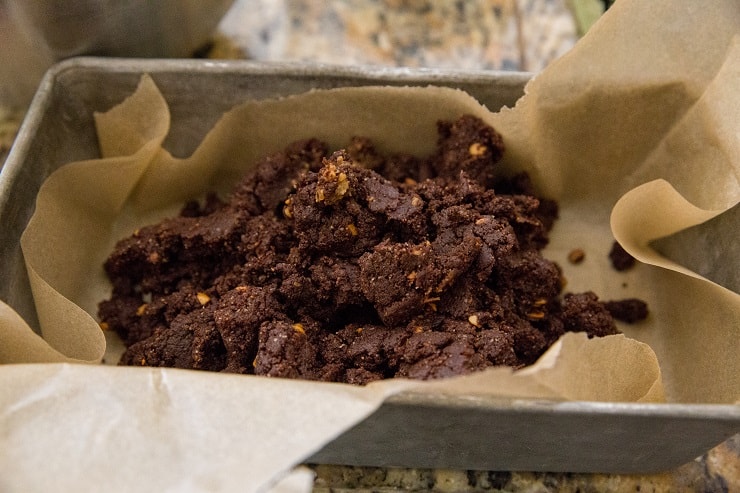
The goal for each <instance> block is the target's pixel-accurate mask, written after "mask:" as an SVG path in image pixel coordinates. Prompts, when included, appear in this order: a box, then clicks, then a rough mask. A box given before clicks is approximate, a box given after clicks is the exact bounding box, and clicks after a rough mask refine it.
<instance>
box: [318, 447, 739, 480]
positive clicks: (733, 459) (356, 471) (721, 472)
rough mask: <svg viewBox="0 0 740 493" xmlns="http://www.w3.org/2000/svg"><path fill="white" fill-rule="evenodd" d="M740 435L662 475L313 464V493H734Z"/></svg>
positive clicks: (737, 478) (737, 471)
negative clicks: (429, 492)
mask: <svg viewBox="0 0 740 493" xmlns="http://www.w3.org/2000/svg"><path fill="white" fill-rule="evenodd" d="M739 457H740V435H736V436H734V437H733V438H731V439H729V440H727V441H726V442H724V443H723V444H722V445H720V446H718V447H715V448H714V449H712V450H711V451H709V452H708V453H707V454H705V455H704V456H702V457H700V458H697V460H695V461H692V462H690V463H688V464H685V465H683V466H681V467H679V468H676V469H674V470H672V471H666V472H664V473H661V474H646V475H618V474H571V473H535V472H508V471H458V470H441V469H437V470H428V469H427V470H421V469H383V468H370V467H346V466H327V465H320V466H312V468H313V469H314V471H315V473H316V481H315V486H314V492H315V493H330V492H331V493H350V492H352V493H370V492H385V491H399V490H400V491H410V492H426V491H433V492H440V493H448V492H450V493H451V492H478V491H480V492H507V493H556V492H562V493H597V492H615V493H616V492H653V493H674V492H675V493H689V492H705V493H733V492H738V491H740V460H739V459H738V458H739Z"/></svg>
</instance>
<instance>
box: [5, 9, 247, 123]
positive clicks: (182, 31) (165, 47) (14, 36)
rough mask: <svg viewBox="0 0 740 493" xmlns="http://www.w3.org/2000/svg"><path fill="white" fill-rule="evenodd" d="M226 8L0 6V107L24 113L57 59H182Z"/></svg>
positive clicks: (210, 32)
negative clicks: (23, 108)
mask: <svg viewBox="0 0 740 493" xmlns="http://www.w3.org/2000/svg"><path fill="white" fill-rule="evenodd" d="M233 1H234V0H157V1H150V0H74V1H66V0H32V1H29V0H0V67H2V70H0V106H5V107H10V108H11V109H13V108H19V107H24V106H26V105H27V104H28V103H29V102H30V99H31V97H32V96H33V94H34V92H35V90H36V86H37V84H38V82H39V81H40V79H41V77H42V76H43V73H44V71H45V70H46V69H47V68H48V67H49V66H51V65H52V64H53V63H54V62H56V61H59V60H62V59H64V58H69V57H72V56H77V55H100V56H120V57H146V58H153V57H188V56H190V55H191V54H192V53H193V51H195V50H196V49H197V48H198V47H200V46H202V45H203V44H205V43H206V42H207V41H208V40H209V39H210V38H211V36H212V35H213V31H214V30H215V28H216V26H217V25H218V23H219V22H220V21H221V19H222V18H223V16H224V14H225V13H226V12H227V10H228V9H229V7H230V6H231V4H232V3H233Z"/></svg>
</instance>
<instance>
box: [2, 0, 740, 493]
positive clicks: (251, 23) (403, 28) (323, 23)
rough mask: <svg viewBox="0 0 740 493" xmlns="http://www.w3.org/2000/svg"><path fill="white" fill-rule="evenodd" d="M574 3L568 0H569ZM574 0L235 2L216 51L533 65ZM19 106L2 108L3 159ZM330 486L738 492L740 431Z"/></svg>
mask: <svg viewBox="0 0 740 493" xmlns="http://www.w3.org/2000/svg"><path fill="white" fill-rule="evenodd" d="M570 1H571V2H572V0H570ZM569 5H570V6H571V7H572V3H569V1H568V0H467V1H462V0H460V1H433V0H341V1H339V0H331V1H325V2H314V1H310V0H237V3H236V4H235V6H234V8H233V9H232V10H231V11H230V13H229V14H228V15H227V17H226V18H225V19H224V21H223V22H222V25H221V32H220V33H218V34H217V36H216V37H215V38H214V43H213V45H212V46H210V47H208V49H207V50H205V51H204V52H203V53H201V55H203V56H208V57H210V58H251V59H256V60H264V61H272V60H283V61H303V62H322V63H330V64H340V65H342V64H353V65H358V64H367V65H381V66H411V67H430V68H455V69H497V70H525V71H533V72H537V71H539V70H541V69H542V68H544V67H545V66H547V65H548V64H549V63H550V62H552V60H554V59H555V58H557V57H558V56H560V55H561V54H563V53H565V52H566V51H568V50H569V49H570V48H571V47H572V46H573V44H574V43H575V42H576V41H577V38H578V28H577V26H576V23H575V21H574V19H573V16H572V14H571V11H570V10H569V8H568V6H569ZM21 116H22V114H21V113H19V112H15V111H14V112H10V111H8V110H4V109H3V108H0V166H1V165H2V162H3V161H4V159H5V154H6V153H7V150H8V149H9V147H10V145H11V143H12V140H13V137H14V135H15V132H16V131H17V128H18V125H19V123H20V120H21ZM313 469H314V471H315V472H316V482H315V488H314V490H315V491H316V492H320V493H328V492H335V493H341V492H347V493H349V492H356V493H359V492H371V491H377V492H385V491H416V492H421V491H438V492H468V491H471V492H472V491H492V492H496V491H504V492H528V493H551V492H570V493H576V492H579V493H586V492H623V491H625V492H626V491H634V492H638V491H639V492H646V491H648V492H656V493H657V492H666V493H667V492H728V493H733V492H738V493H740V435H736V436H734V437H732V438H731V439H729V440H727V441H726V442H725V443H723V444H721V445H720V446H718V447H716V448H714V449H713V450H711V451H709V452H708V453H707V454H705V455H704V456H702V457H700V458H697V459H696V460H695V461H692V462H690V463H688V464H685V465H684V466H681V467H679V468H676V469H675V470H672V471H666V472H665V473H662V474H652V475H599V474H564V473H529V472H506V471H496V472H481V471H456V470H416V469H383V468H358V467H346V466H331V465H320V466H313Z"/></svg>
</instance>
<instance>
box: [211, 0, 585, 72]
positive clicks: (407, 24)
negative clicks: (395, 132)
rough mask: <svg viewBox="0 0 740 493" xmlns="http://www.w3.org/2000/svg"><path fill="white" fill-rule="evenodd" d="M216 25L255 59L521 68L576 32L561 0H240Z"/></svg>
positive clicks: (534, 67) (559, 48) (560, 49)
mask: <svg viewBox="0 0 740 493" xmlns="http://www.w3.org/2000/svg"><path fill="white" fill-rule="evenodd" d="M221 29H222V31H223V32H224V33H226V34H227V35H228V36H229V37H230V38H231V39H233V40H234V41H235V43H236V44H237V45H238V46H240V47H242V48H243V50H244V52H245V54H246V55H247V56H248V57H250V58H253V59H256V60H283V61H313V62H322V63H331V64H368V65H382V66H407V67H433V68H456V69H499V70H525V71H538V70H541V69H542V68H543V67H544V66H545V65H547V64H548V63H549V62H550V61H552V60H553V59H554V58H556V57H557V56H559V55H561V54H562V53H564V52H565V51H567V50H568V49H570V48H571V47H572V46H573V44H574V43H575V41H576V40H577V37H578V34H577V26H576V23H575V21H574V19H573V16H572V15H571V14H570V11H569V10H568V8H567V7H566V4H565V2H564V1H562V0H518V1H517V0H467V1H428V0H342V1H337V0H333V1H326V2H312V1H310V0H278V1H272V0H239V1H238V2H237V4H236V5H235V7H234V8H233V9H232V10H231V12H230V13H229V14H228V15H227V16H226V18H225V19H224V21H223V22H222V24H221Z"/></svg>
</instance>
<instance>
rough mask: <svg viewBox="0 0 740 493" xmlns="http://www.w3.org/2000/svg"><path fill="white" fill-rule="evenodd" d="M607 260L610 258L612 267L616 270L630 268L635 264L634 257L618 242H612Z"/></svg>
mask: <svg viewBox="0 0 740 493" xmlns="http://www.w3.org/2000/svg"><path fill="white" fill-rule="evenodd" d="M609 260H611V263H612V267H614V269H615V270H618V271H625V270H628V269H631V268H632V267H633V266H634V265H635V262H636V260H635V258H634V257H633V256H632V255H630V254H629V253H627V251H626V250H625V249H624V248H622V245H620V244H619V243H618V242H616V241H615V242H614V243H612V248H611V250H609Z"/></svg>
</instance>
